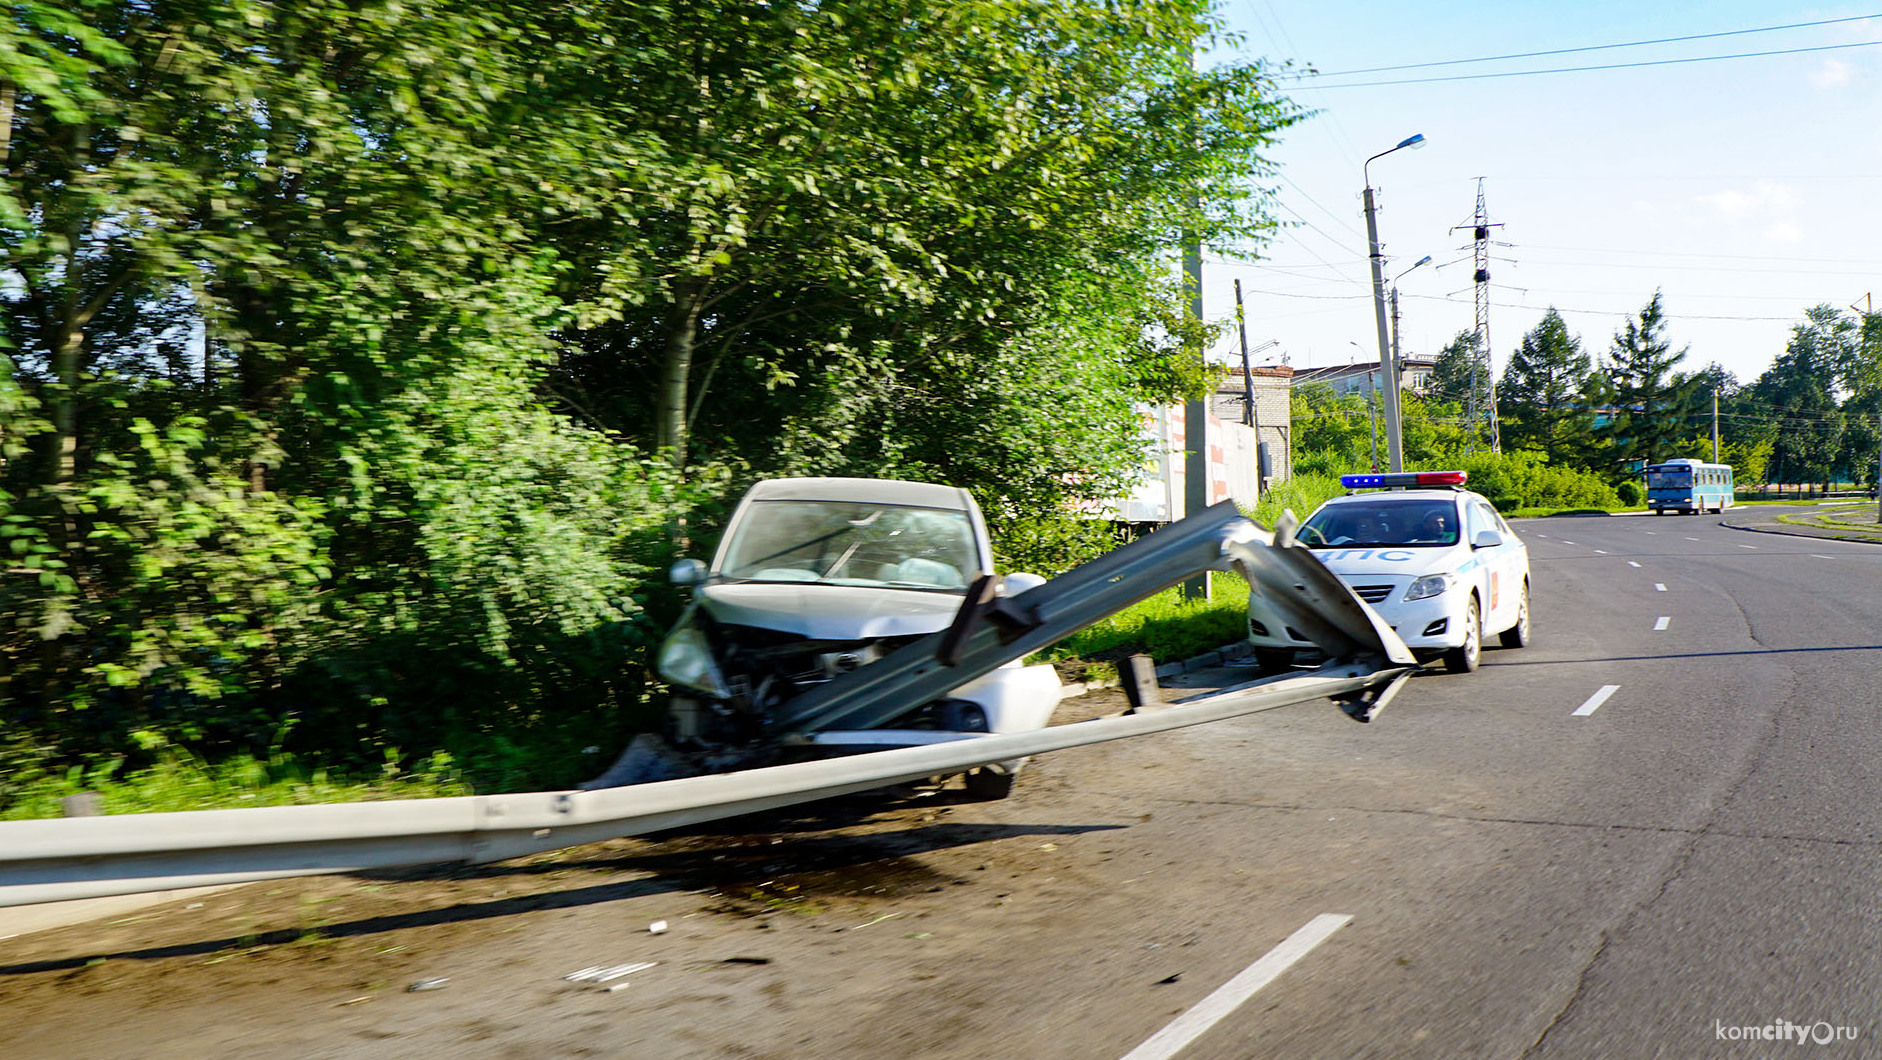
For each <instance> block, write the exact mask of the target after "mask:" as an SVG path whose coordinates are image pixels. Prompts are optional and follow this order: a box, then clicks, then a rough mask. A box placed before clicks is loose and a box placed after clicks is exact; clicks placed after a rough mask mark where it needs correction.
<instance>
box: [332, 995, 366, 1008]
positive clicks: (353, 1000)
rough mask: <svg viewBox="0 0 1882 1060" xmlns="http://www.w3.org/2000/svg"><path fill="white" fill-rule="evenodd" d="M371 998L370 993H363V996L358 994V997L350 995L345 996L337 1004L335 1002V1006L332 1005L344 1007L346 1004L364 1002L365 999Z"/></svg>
mask: <svg viewBox="0 0 1882 1060" xmlns="http://www.w3.org/2000/svg"><path fill="white" fill-rule="evenodd" d="M371 1000H372V995H371V994H365V995H363V996H360V997H352V998H347V999H346V1000H345V1001H342V1002H340V1003H339V1004H337V1005H335V1006H333V1007H334V1008H345V1007H346V1006H348V1005H357V1004H360V1003H362V1002H366V1001H371Z"/></svg>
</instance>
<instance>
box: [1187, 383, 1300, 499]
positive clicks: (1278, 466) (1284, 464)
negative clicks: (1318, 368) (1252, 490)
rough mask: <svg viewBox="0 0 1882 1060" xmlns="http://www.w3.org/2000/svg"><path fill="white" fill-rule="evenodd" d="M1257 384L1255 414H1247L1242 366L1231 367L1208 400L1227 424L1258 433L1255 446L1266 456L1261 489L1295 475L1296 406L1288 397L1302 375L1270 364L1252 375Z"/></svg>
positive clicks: (1217, 414)
mask: <svg viewBox="0 0 1882 1060" xmlns="http://www.w3.org/2000/svg"><path fill="white" fill-rule="evenodd" d="M1249 375H1250V377H1251V379H1250V380H1249V381H1251V382H1253V383H1254V391H1255V414H1254V416H1253V417H1252V419H1253V421H1254V422H1253V423H1250V422H1249V421H1250V419H1251V417H1250V416H1249V415H1248V395H1247V386H1246V385H1245V382H1244V380H1243V379H1242V371H1241V368H1240V367H1239V366H1231V368H1230V370H1229V373H1228V375H1226V376H1224V377H1223V378H1222V381H1221V382H1220V383H1218V384H1216V389H1215V394H1214V396H1212V397H1211V398H1210V399H1209V412H1210V413H1211V414H1212V415H1215V416H1217V417H1219V418H1221V420H1222V421H1223V422H1224V423H1240V424H1246V425H1248V426H1252V427H1253V428H1254V430H1255V447H1256V449H1257V451H1259V452H1262V453H1265V454H1266V455H1265V457H1264V458H1263V459H1264V460H1265V462H1266V466H1265V467H1263V468H1262V470H1261V477H1262V486H1263V488H1266V486H1267V484H1268V483H1269V482H1279V481H1280V480H1282V479H1285V478H1287V477H1289V476H1291V475H1292V474H1293V473H1294V461H1293V458H1292V454H1293V449H1292V435H1293V425H1294V419H1293V405H1292V403H1291V401H1290V398H1289V393H1290V391H1291V389H1292V384H1293V381H1294V380H1295V379H1298V378H1299V377H1300V373H1298V372H1296V371H1295V370H1294V369H1292V368H1289V367H1288V366H1286V365H1284V364H1277V365H1267V366H1264V367H1261V368H1256V369H1253V370H1252V371H1251V372H1250V373H1249Z"/></svg>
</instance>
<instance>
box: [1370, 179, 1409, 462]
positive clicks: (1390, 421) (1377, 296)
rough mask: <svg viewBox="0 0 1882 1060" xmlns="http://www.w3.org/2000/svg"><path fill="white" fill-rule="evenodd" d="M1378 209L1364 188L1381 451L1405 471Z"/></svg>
mask: <svg viewBox="0 0 1882 1060" xmlns="http://www.w3.org/2000/svg"><path fill="white" fill-rule="evenodd" d="M1377 214H1378V209H1377V207H1376V206H1375V205H1374V202H1373V197H1372V185H1371V184H1370V183H1368V184H1367V185H1366V242H1367V243H1368V244H1369V245H1370V246H1371V248H1372V252H1371V258H1372V316H1373V321H1374V323H1375V324H1376V325H1377V327H1378V332H1379V369H1380V374H1382V375H1383V376H1384V377H1385V447H1386V456H1387V459H1388V460H1390V461H1391V464H1392V468H1391V469H1392V470H1393V471H1394V472H1398V471H1403V470H1405V460H1404V454H1403V453H1401V452H1400V451H1399V431H1398V364H1397V361H1396V359H1395V358H1394V357H1393V356H1392V348H1391V346H1392V344H1391V339H1390V338H1389V337H1388V336H1387V335H1386V330H1385V257H1384V255H1383V254H1381V253H1380V251H1379V220H1378V216H1377Z"/></svg>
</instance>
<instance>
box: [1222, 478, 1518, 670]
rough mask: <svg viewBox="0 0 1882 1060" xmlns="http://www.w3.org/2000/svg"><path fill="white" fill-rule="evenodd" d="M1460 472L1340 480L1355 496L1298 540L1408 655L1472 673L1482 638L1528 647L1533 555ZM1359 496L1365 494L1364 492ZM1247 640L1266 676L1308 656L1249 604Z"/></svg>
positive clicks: (1255, 601) (1321, 515) (1290, 634)
mask: <svg viewBox="0 0 1882 1060" xmlns="http://www.w3.org/2000/svg"><path fill="white" fill-rule="evenodd" d="M1465 479H1466V476H1465V473H1464V472H1462V471H1422V472H1405V473H1402V474H1391V475H1345V476H1342V477H1341V479H1340V484H1341V485H1343V486H1345V487H1347V488H1348V489H1351V490H1354V491H1355V492H1352V493H1349V494H1347V495H1346V496H1344V497H1335V498H1334V499H1332V500H1330V501H1328V502H1326V503H1325V504H1323V505H1321V506H1320V507H1319V508H1317V509H1315V510H1314V513H1313V514H1312V515H1310V516H1308V517H1307V519H1306V521H1305V522H1303V523H1302V524H1301V525H1300V527H1299V528H1298V530H1296V532H1295V538H1296V540H1298V541H1299V542H1300V543H1301V544H1303V545H1306V546H1307V547H1308V548H1311V549H1313V552H1314V556H1315V557H1316V558H1318V559H1319V560H1320V562H1322V563H1324V564H1326V566H1327V568H1328V569H1329V570H1331V571H1332V572H1333V573H1334V574H1336V575H1338V576H1339V578H1340V580H1341V581H1343V582H1345V583H1346V584H1347V585H1348V586H1350V587H1351V588H1352V590H1353V592H1354V593H1355V594H1356V595H1358V596H1359V598H1360V599H1362V600H1364V601H1365V602H1366V603H1367V604H1369V605H1371V607H1372V609H1373V610H1374V611H1377V612H1378V613H1379V616H1380V617H1381V618H1383V619H1384V620H1385V621H1386V623H1387V624H1388V625H1390V626H1391V627H1392V628H1393V629H1394V630H1396V631H1397V632H1398V635H1399V636H1400V637H1401V638H1403V639H1404V641H1405V643H1406V645H1407V646H1408V647H1410V648H1411V649H1412V651H1413V653H1414V654H1416V655H1418V656H1419V657H1420V658H1423V659H1433V658H1442V659H1443V660H1444V666H1445V669H1447V670H1449V671H1451V672H1452V673H1470V672H1472V671H1474V670H1476V669H1477V666H1478V664H1479V663H1480V662H1481V661H1482V658H1483V638H1484V636H1485V635H1487V634H1490V633H1495V634H1497V635H1498V636H1499V638H1500V639H1501V641H1502V644H1503V646H1504V647H1506V648H1520V647H1522V646H1524V645H1525V644H1528V643H1529V548H1528V546H1526V545H1524V544H1523V542H1522V539H1520V538H1518V537H1517V536H1516V532H1515V531H1513V530H1511V529H1510V527H1509V524H1508V523H1506V522H1504V521H1503V517H1502V516H1500V515H1498V514H1497V511H1496V509H1495V508H1493V507H1491V505H1490V502H1489V501H1487V500H1485V499H1484V498H1483V497H1482V496H1481V495H1479V494H1475V493H1471V492H1470V491H1468V490H1466V489H1464V488H1463V485H1464V482H1465ZM1361 491H1364V492H1361ZM1248 635H1249V640H1250V642H1251V643H1252V644H1253V645H1254V648H1255V657H1256V659H1257V661H1258V662H1259V663H1260V665H1261V668H1262V670H1263V671H1264V672H1278V671H1281V670H1284V669H1286V668H1287V667H1288V666H1290V665H1292V663H1293V661H1294V656H1295V653H1296V652H1297V651H1300V650H1303V649H1311V648H1313V644H1312V643H1311V642H1310V641H1308V640H1307V638H1305V637H1303V636H1302V635H1301V634H1300V633H1299V632H1298V631H1296V630H1294V629H1291V628H1289V627H1288V626H1287V625H1286V624H1285V623H1284V622H1282V621H1281V620H1279V619H1278V618H1277V617H1276V615H1275V613H1274V612H1273V611H1271V610H1269V609H1268V608H1267V607H1266V606H1265V603H1264V601H1263V600H1262V598H1261V597H1260V596H1259V595H1258V594H1256V595H1251V598H1250V600H1249V608H1248Z"/></svg>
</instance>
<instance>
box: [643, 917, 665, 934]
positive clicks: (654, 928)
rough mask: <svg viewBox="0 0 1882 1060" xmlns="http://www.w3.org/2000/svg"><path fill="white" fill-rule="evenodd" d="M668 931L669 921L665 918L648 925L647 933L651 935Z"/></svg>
mask: <svg viewBox="0 0 1882 1060" xmlns="http://www.w3.org/2000/svg"><path fill="white" fill-rule="evenodd" d="M666 933H667V922H666V921H664V920H656V921H654V922H653V923H651V924H648V925H647V934H649V935H664V934H666Z"/></svg>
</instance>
